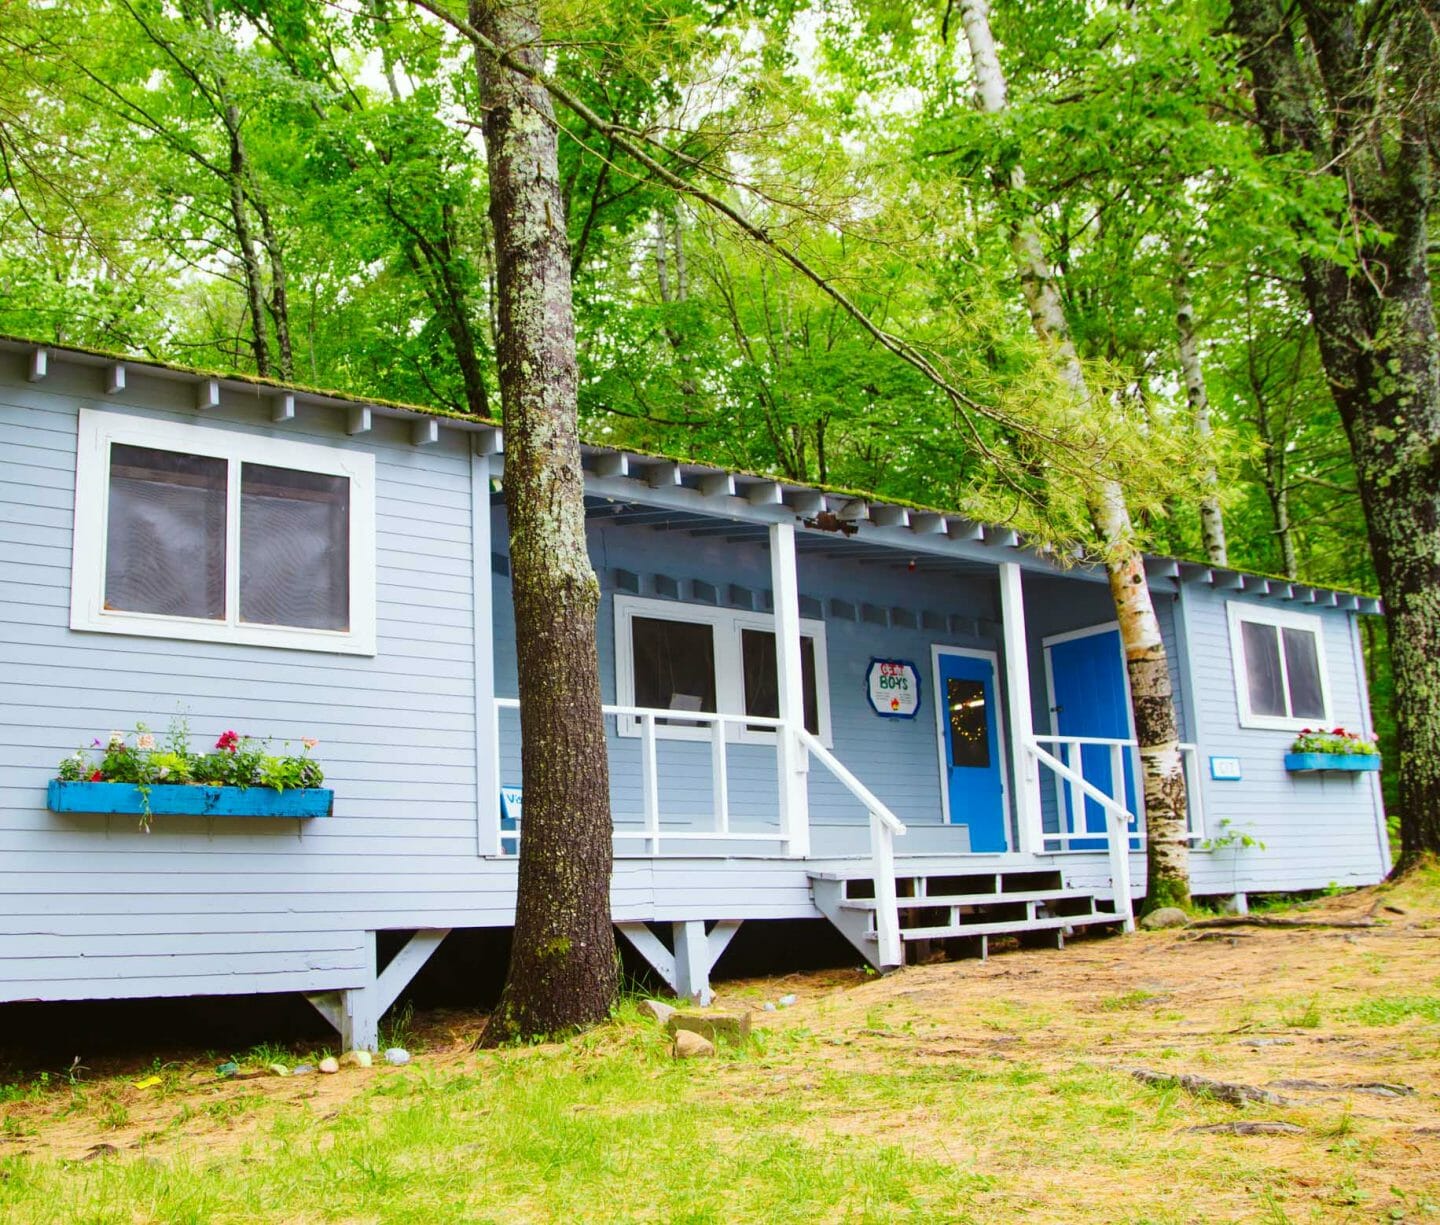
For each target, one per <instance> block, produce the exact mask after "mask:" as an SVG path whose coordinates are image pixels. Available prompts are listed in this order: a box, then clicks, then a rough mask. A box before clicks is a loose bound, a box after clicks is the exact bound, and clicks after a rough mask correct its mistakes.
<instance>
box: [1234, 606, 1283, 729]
mask: <svg viewBox="0 0 1440 1225" xmlns="http://www.w3.org/2000/svg"><path fill="white" fill-rule="evenodd" d="M1240 634H1241V640H1242V641H1243V642H1244V644H1245V676H1246V680H1247V683H1248V684H1249V686H1250V711H1251V713H1252V714H1257V715H1280V716H1284V715H1287V714H1289V711H1287V710H1286V709H1285V682H1284V678H1283V676H1282V675H1281V672H1280V638H1279V633H1278V631H1277V630H1276V628H1275V627H1274V626H1273V625H1262V624H1261V623H1260V622H1258V621H1241V622H1240Z"/></svg>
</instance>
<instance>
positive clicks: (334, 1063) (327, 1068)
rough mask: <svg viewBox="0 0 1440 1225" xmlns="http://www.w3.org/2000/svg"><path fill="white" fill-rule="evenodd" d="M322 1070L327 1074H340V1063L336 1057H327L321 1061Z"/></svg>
mask: <svg viewBox="0 0 1440 1225" xmlns="http://www.w3.org/2000/svg"><path fill="white" fill-rule="evenodd" d="M320 1070H321V1071H322V1072H325V1073H327V1074H328V1073H331V1072H338V1071H339V1070H340V1061H339V1060H338V1059H336V1058H335V1056H334V1055H326V1056H325V1058H324V1059H322V1060H321V1061H320Z"/></svg>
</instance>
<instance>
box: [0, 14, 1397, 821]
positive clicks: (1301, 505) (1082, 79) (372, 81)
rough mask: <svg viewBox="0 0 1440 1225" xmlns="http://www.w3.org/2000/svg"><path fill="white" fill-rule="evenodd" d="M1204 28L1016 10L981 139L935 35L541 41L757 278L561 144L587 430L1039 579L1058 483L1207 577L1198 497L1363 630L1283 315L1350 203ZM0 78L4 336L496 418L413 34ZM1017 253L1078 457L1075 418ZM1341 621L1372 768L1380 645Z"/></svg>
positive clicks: (564, 27) (138, 54)
mask: <svg viewBox="0 0 1440 1225" xmlns="http://www.w3.org/2000/svg"><path fill="white" fill-rule="evenodd" d="M1227 16H1228V6H1227V5H1225V4H1222V3H1218V2H1213V0H1204V2H1201V3H1182V2H1176V3H1163V2H1160V3H1145V4H1140V5H1121V4H1109V3H1100V4H1087V3H1079V2H1071V0H1023V2H1021V0H1014V2H1006V3H999V4H997V6H996V8H995V10H994V12H993V13H992V18H991V19H992V22H993V26H994V30H995V33H996V36H997V39H998V41H999V44H1000V53H1001V56H1002V58H1003V61H1004V68H1005V72H1006V75H1007V77H1008V84H1009V90H1010V99H1009V101H1010V107H1009V109H1008V111H1007V112H1006V113H1005V114H1003V115H1000V116H995V115H983V114H982V113H981V112H980V111H979V110H978V109H977V107H976V105H975V102H974V81H973V79H972V77H971V72H970V57H969V54H968V51H967V49H966V47H965V45H964V44H965V40H964V37H963V34H962V33H961V31H960V28H959V17H958V14H957V12H956V11H955V10H954V9H952V7H951V6H950V5H948V4H947V3H945V2H944V0H939V2H937V3H933V4H931V3H904V2H903V0H852V2H850V3H839V2H830V3H817V4H805V3H785V2H778V3H766V2H764V0H752V2H750V3H720V2H719V0H716V2H713V3H695V2H691V0H648V2H646V3H627V2H625V0H558V2H557V3H555V4H553V5H548V6H546V8H545V29H546V38H547V64H548V68H549V71H550V73H551V74H552V76H554V77H555V78H556V79H560V80H563V81H564V82H565V84H566V86H567V88H569V89H570V90H571V91H572V92H573V93H574V94H576V95H578V96H579V97H580V98H581V99H583V101H584V102H585V104H586V105H587V106H588V107H589V108H590V109H591V110H592V111H594V112H595V113H596V114H597V115H599V116H601V117H602V118H603V119H604V120H605V121H606V122H607V123H608V124H615V125H619V126H620V128H621V129H622V130H623V131H625V132H627V133H633V134H635V135H636V137H637V139H642V140H644V141H647V142H650V143H648V144H647V145H646V147H647V148H651V149H654V150H656V156H657V157H660V158H662V159H663V164H664V166H665V168H666V169H667V170H668V171H669V172H671V173H672V174H674V175H676V176H678V177H680V178H681V179H683V180H684V181H685V182H686V183H689V184H693V185H695V186H696V187H697V188H699V189H701V190H703V191H705V192H707V193H710V194H711V195H713V196H718V197H720V198H721V199H723V200H724V201H725V202H726V203H727V204H728V205H729V206H730V207H731V208H733V209H734V210H735V211H736V212H737V213H739V214H740V215H741V216H743V217H744V218H745V219H746V220H747V221H748V222H750V223H751V224H752V226H753V227H754V228H755V229H756V230H757V231H759V232H760V233H762V234H763V236H764V238H765V239H766V240H767V242H756V241H755V240H754V238H753V237H747V236H746V235H745V234H743V233H741V232H739V231H738V230H736V229H735V227H733V226H731V225H729V224H727V223H726V222H725V220H724V219H723V218H721V217H719V216H718V215H717V214H716V213H715V212H714V211H713V210H712V209H708V208H706V207H704V206H703V205H701V204H698V203H696V202H695V200H694V199H693V198H692V197H690V196H687V195H686V194H684V193H683V192H677V191H675V190H674V189H673V187H672V186H670V185H667V184H665V183H663V182H661V181H659V180H658V179H657V177H656V176H655V175H654V173H653V172H652V171H651V170H649V169H647V168H646V167H644V166H642V165H640V164H639V163H638V162H636V161H634V160H633V159H632V158H630V157H628V156H627V155H626V154H625V152H623V151H622V150H621V149H620V148H619V147H617V144H616V141H615V140H614V138H613V135H609V134H607V133H605V132H602V131H600V130H597V129H594V128H592V127H590V126H589V125H587V124H585V123H584V122H582V121H579V120H577V119H575V118H574V117H573V115H572V114H570V113H562V114H561V115H560V116H559V118H558V122H559V125H560V154H561V163H562V164H561V172H562V179H563V188H564V195H565V202H566V218H565V221H566V225H567V228H568V232H569V238H570V244H571V264H572V272H573V276H574V287H575V305H576V322H577V331H578V341H579V360H580V366H581V383H580V413H581V428H582V432H583V433H584V434H585V436H586V437H588V438H590V439H592V440H594V441H597V442H605V443H610V444H613V445H617V446H626V447H633V448H638V449H643V450H650V451H657V452H663V453H666V454H671V455H676V456H683V457H689V458H695V459H703V460H707V461H709V462H713V463H719V464H724V465H727V466H733V467H737V468H742V469H746V470H750V471H756V472H762V471H763V472H773V473H776V474H779V475H783V476H784V477H786V478H789V479H792V480H797V481H806V482H815V483H820V484H826V485H833V486H838V487H845V488H854V489H863V490H868V491H873V492H875V493H877V494H880V495H883V496H890V497H896V498H902V499H907V500H910V501H914V502H919V503H924V504H927V505H933V506H937V507H942V508H954V509H960V510H964V511H965V512H966V513H968V514H970V515H971V516H972V517H974V518H976V519H981V520H985V521H990V522H1007V523H1013V524H1014V525H1016V526H1017V527H1019V528H1021V529H1022V530H1025V531H1027V532H1028V533H1030V534H1032V536H1035V537H1038V538H1040V539H1045V540H1050V541H1054V542H1062V541H1064V542H1072V541H1074V540H1080V539H1085V538H1086V537H1087V536H1088V535H1089V532H1088V530H1087V525H1086V523H1085V517H1086V516H1085V507H1084V498H1083V496H1082V494H1081V492H1080V491H1079V490H1078V489H1077V488H1071V487H1070V483H1067V479H1066V477H1067V473H1068V472H1069V471H1070V470H1071V469H1072V467H1074V468H1079V467H1085V468H1087V469H1089V468H1092V467H1095V468H1100V469H1102V470H1105V471H1107V472H1109V473H1111V474H1112V475H1114V476H1117V477H1119V478H1120V479H1121V481H1122V483H1123V485H1124V488H1125V493H1126V497H1127V500H1128V501H1129V503H1130V506H1131V509H1132V512H1133V514H1134V515H1135V518H1136V522H1137V524H1138V526H1139V528H1140V530H1141V532H1142V534H1143V538H1144V539H1143V543H1144V544H1145V546H1146V547H1147V548H1149V549H1151V550H1153V551H1155V552H1160V553H1166V554H1171V555H1176V556H1183V557H1194V558H1197V559H1202V560H1203V559H1204V558H1205V557H1206V555H1207V552H1206V542H1205V540H1204V539H1203V538H1202V531H1201V514H1200V508H1201V504H1202V501H1204V500H1205V499H1206V498H1207V497H1211V496H1217V495H1218V500H1219V503H1220V505H1221V507H1222V510H1223V515H1224V522H1225V529H1226V536H1227V538H1228V550H1229V556H1228V561H1229V564H1231V565H1233V566H1236V567H1239V568H1243V569H1247V570H1254V571H1259V572H1262V573H1268V574H1276V575H1283V576H1285V577H1298V578H1303V579H1304V580H1306V581H1309V582H1312V583H1321V584H1331V585H1336V586H1340V587H1346V588H1351V589H1358V590H1364V591H1374V590H1375V586H1376V583H1375V575H1374V571H1373V567H1372V564H1371V559H1370V556H1369V552H1368V549H1367V547H1366V544H1365V541H1366V529H1365V521H1364V517H1363V514H1362V510H1361V505H1360V501H1359V497H1358V494H1357V490H1356V483H1355V475H1354V471H1353V467H1352V464H1351V459H1350V453H1349V449H1348V447H1347V444H1346V438H1345V433H1344V430H1343V428H1342V426H1341V422H1340V419H1339V416H1338V414H1337V411H1336V408H1335V404H1334V401H1333V399H1332V397H1331V394H1330V391H1329V388H1328V387H1327V384H1326V381H1325V378H1324V374H1323V371H1322V369H1321V366H1320V361H1319V355H1318V352H1317V349H1316V342H1315V336H1314V331H1313V328H1312V326H1311V322H1310V317H1309V314H1308V311H1307V307H1306V303H1305V300H1304V294H1303V291H1302V270H1301V269H1302V261H1303V260H1304V259H1305V258H1306V257H1310V258H1325V259H1341V260H1343V259H1344V256H1345V244H1346V242H1347V241H1348V240H1347V237H1346V236H1345V235H1342V234H1328V236H1327V229H1326V226H1325V225H1322V224H1319V223H1318V220H1317V219H1320V218H1324V217H1327V216H1328V215H1329V214H1330V213H1331V212H1332V211H1333V209H1334V205H1335V200H1334V199H1333V194H1334V192H1335V191H1336V190H1337V186H1336V184H1337V183H1338V182H1339V181H1338V180H1326V179H1324V178H1323V177H1321V176H1317V175H1315V174H1313V173H1306V172H1305V170H1304V168H1303V167H1301V166H1299V165H1298V164H1293V163H1290V162H1287V160H1286V159H1284V158H1278V159H1277V158H1274V157H1267V156H1266V155H1265V150H1264V149H1263V147H1262V143H1261V138H1260V135H1259V133H1258V132H1257V130H1256V128H1255V126H1254V124H1253V122H1252V121H1251V116H1250V113H1249V110H1250V105H1251V103H1250V99H1249V90H1248V86H1247V84H1246V79H1245V75H1244V71H1243V67H1242V62H1241V61H1242V56H1241V52H1240V48H1239V44H1238V42H1237V40H1235V39H1234V38H1232V37H1231V36H1230V35H1229V34H1228V33H1227ZM0 47H3V48H4V55H3V57H0V173H3V176H4V178H3V183H0V332H3V333H6V334H10V335H16V336H22V337H25V338H30V339H39V340H50V341H54V342H56V343H67V344H75V345H82V346H91V347H95V348H101V349H105V350H109V351H116V352H122V353H135V354H144V355H146V356H150V357H154V358H159V359H163V360H168V361H176V362H180V363H183V364H186V365H190V366H197V367H203V368H207V369H224V370H243V371H249V372H254V373H259V374H263V375H269V376H271V377H275V378H279V379H285V380H290V381H295V382H298V383H301V384H307V385H310V386H315V387H325V388H333V389H344V390H348V391H352V392H356V393H360V394H364V395H367V396H374V397H377V398H384V399H391V400H398V401H407V402H415V403H421V404H432V405H437V406H442V407H447V408H451V409H455V410H459V411H465V412H474V413H480V414H486V415H490V416H499V396H498V387H497V381H496V371H495V360H494V353H495V328H496V319H495V302H496V286H495V263H494V254H493V243H492V239H491V235H490V233H489V225H488V221H487V205H488V199H487V192H488V189H487V178H486V166H485V150H484V142H483V140H482V138H481V134H480V123H481V117H482V112H481V109H480V104H479V99H478V98H477V96H476V77H475V72H474V64H473V60H472V58H471V56H470V54H469V53H468V51H467V50H466V48H464V47H463V46H462V45H461V44H460V43H459V42H457V41H456V40H455V39H453V38H452V37H448V36H447V35H446V34H445V33H444V32H443V30H442V27H441V26H440V25H439V24H438V23H436V22H434V21H433V20H430V19H428V18H427V17H426V15H425V14H424V13H423V12H421V11H419V10H417V9H415V8H412V7H411V6H410V5H408V4H404V3H399V2H397V0H351V2H349V3H336V4H319V3H311V2H303V0H276V2H267V0H178V2H176V0H171V2H168V3H154V2H153V0H90V2H87V3H84V4H59V5H51V4H47V3H41V2H40V0H0ZM1022 159H1023V167H1024V178H1023V181H1022V183H1021V185H1020V187H1019V188H1018V189H1017V187H1016V181H1015V176H1014V174H1013V171H1014V169H1015V168H1016V167H1017V166H1018V165H1020V163H1021V161H1022ZM1021 214H1023V216H1024V217H1025V218H1026V219H1027V220H1033V222H1034V223H1035V224H1036V225H1038V228H1039V232H1040V238H1041V242H1042V244H1043V247H1044V250H1045V252H1046V254H1047V255H1048V257H1049V259H1050V260H1051V261H1052V262H1053V267H1054V274H1055V281H1056V284H1057V286H1058V288H1059V290H1060V293H1061V296H1062V298H1063V301H1064V306H1065V311H1066V315H1067V317H1068V319H1069V320H1070V324H1071V328H1072V330H1073V332H1074V336H1075V341H1076V347H1077V349H1078V350H1079V353H1080V356H1081V359H1082V361H1083V362H1084V364H1085V367H1086V372H1087V374H1088V376H1089V378H1090V384H1091V386H1092V387H1093V388H1096V389H1098V394H1097V395H1096V396H1095V400H1096V410H1095V411H1096V412H1097V414H1099V416H1098V417H1097V419H1096V421H1094V422H1092V423H1086V422H1085V421H1078V422H1077V421H1076V420H1074V419H1073V417H1067V418H1066V419H1065V420H1063V421H1061V420H1059V419H1058V418H1057V409H1056V405H1057V404H1059V403H1062V402H1063V401H1064V396H1063V395H1058V394H1057V385H1056V382H1055V378H1056V376H1055V371H1054V369H1053V363H1052V362H1051V361H1050V360H1049V359H1048V356H1047V355H1046V354H1045V353H1044V352H1043V351H1042V350H1041V349H1040V348H1039V346H1038V344H1037V341H1036V340H1035V338H1034V335H1033V332H1032V330H1031V327H1030V322H1029V319H1028V317H1027V315H1026V311H1025V307H1024V302H1023V299H1022V297H1021V295H1020V293H1019V292H1017V280H1016V272H1015V269H1014V259H1013V254H1012V250H1011V245H1010V241H1011V239H1010V236H1011V234H1012V232H1013V230H1014V228H1015V224H1016V221H1017V218H1018V217H1019V216H1020V215H1021ZM1312 221H1314V222H1316V224H1311V222H1312ZM775 245H778V246H780V247H782V248H783V249H784V250H785V251H788V252H790V253H792V254H793V255H795V256H796V257H798V259H799V260H800V261H802V262H803V263H804V264H805V266H806V267H807V268H808V269H809V270H810V271H811V272H812V273H814V274H816V275H817V276H818V277H819V278H820V279H823V280H824V282H825V283H826V285H827V286H828V287H829V288H830V289H831V290H833V291H838V292H839V293H840V294H842V295H843V296H844V297H845V298H846V299H848V301H850V302H851V303H853V304H854V305H855V306H856V307H858V308H859V311H860V312H863V314H864V315H865V316H867V317H868V318H869V319H870V320H871V321H872V322H873V323H874V324H876V325H877V326H878V328H879V329H880V330H881V331H882V332H883V333H884V334H886V335H889V336H894V337H900V338H903V341H904V343H905V344H907V345H910V346H913V347H914V349H915V351H916V352H917V353H919V354H922V355H923V356H924V357H925V359H926V360H927V361H929V362H931V363H933V364H934V366H935V367H936V368H938V369H939V370H940V371H941V372H942V373H943V375H944V378H945V379H946V380H947V381H948V383H949V384H950V386H952V387H954V388H957V389H959V391H960V393H961V395H960V398H959V399H957V398H956V397H954V396H948V395H946V394H944V392H943V391H942V390H941V389H940V388H939V387H937V385H936V382H935V381H934V380H933V379H929V378H926V377H925V376H924V375H923V374H922V373H921V372H920V371H918V370H917V369H915V367H914V366H913V365H907V364H905V363H903V362H901V361H899V360H897V359H896V358H895V357H894V356H893V355H892V353H890V352H888V351H887V350H886V348H885V347H884V345H883V344H882V340H881V338H880V337H877V335H876V334H875V332H874V331H873V330H867V329H866V328H865V327H863V326H861V325H860V324H859V323H858V322H857V321H856V319H855V317H854V316H853V315H852V314H850V313H847V312H846V311H845V310H844V309H843V308H842V305H841V304H840V303H839V302H838V301H837V300H836V297H835V296H834V294H833V293H827V292H825V290H824V289H823V288H822V287H821V286H819V285H817V284H816V283H815V280H814V279H807V277H806V276H803V275H802V274H801V273H800V271H798V270H797V268H796V267H795V264H794V262H793V261H791V262H787V261H786V260H784V259H782V258H779V257H778V256H777V254H776V250H775ZM1197 380H1198V389H1197ZM1201 392H1203V396H1202V395H1201V394H1200V393H1201ZM967 402H969V403H972V404H973V405H975V406H977V407H978V409H979V410H981V411H977V412H971V411H968V410H967V408H966V403H967ZM1207 414H1208V424H1207V421H1206V419H1205V418H1206V416H1207ZM1087 447H1088V448H1089V450H1090V452H1091V453H1090V454H1088V455H1086V456H1085V459H1084V463H1083V465H1081V464H1072V462H1071V460H1070V459H1069V458H1067V454H1069V453H1073V451H1074V450H1075V449H1076V448H1087ZM1362 625H1363V627H1364V631H1365V643H1366V649H1367V655H1368V657H1369V663H1370V674H1371V678H1372V697H1373V704H1374V708H1375V713H1376V723H1377V726H1378V728H1379V731H1380V734H1381V738H1382V749H1383V748H1384V747H1385V746H1386V745H1388V744H1389V743H1390V741H1391V738H1392V736H1393V725H1392V723H1391V721H1390V701H1389V698H1390V677H1389V669H1388V655H1387V652H1386V648H1385V642H1384V627H1383V623H1382V622H1381V621H1380V619H1379V618H1365V619H1364V620H1363V622H1362ZM1386 779H1387V782H1388V781H1390V780H1391V779H1393V774H1390V773H1387V775H1386ZM1389 798H1390V799H1391V804H1392V807H1393V802H1394V801H1393V795H1392V796H1391V797H1389Z"/></svg>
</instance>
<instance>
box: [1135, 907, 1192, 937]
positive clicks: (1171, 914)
mask: <svg viewBox="0 0 1440 1225" xmlns="http://www.w3.org/2000/svg"><path fill="white" fill-rule="evenodd" d="M1189 925H1190V916H1189V915H1187V914H1186V913H1185V912H1184V911H1183V910H1181V909H1180V908H1179V907H1178V906H1162V907H1160V909H1159V910H1152V911H1151V912H1150V913H1149V914H1147V915H1146V916H1145V917H1144V918H1143V919H1141V920H1140V926H1141V927H1143V928H1144V929H1145V930H1146V931H1147V932H1153V931H1160V930H1161V929H1162V928H1166V927H1188V926H1189Z"/></svg>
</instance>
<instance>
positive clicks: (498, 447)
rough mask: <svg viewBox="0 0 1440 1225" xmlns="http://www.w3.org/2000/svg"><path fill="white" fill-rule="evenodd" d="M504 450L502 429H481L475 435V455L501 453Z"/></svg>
mask: <svg viewBox="0 0 1440 1225" xmlns="http://www.w3.org/2000/svg"><path fill="white" fill-rule="evenodd" d="M504 451H505V431H504V430H481V431H480V432H479V433H478V434H476V435H475V454H476V455H501V454H503V453H504Z"/></svg>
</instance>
